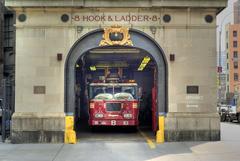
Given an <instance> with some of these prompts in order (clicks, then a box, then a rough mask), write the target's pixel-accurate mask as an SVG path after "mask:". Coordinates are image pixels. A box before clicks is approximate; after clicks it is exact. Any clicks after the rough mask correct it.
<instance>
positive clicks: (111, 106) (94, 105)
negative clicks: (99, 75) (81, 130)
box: [89, 81, 139, 126]
mask: <svg viewBox="0 0 240 161" xmlns="http://www.w3.org/2000/svg"><path fill="white" fill-rule="evenodd" d="M137 90H138V86H137V83H134V81H132V82H127V83H116V82H113V83H90V85H89V125H90V126H137V125H138V113H139V108H138V107H139V101H138V98H137Z"/></svg>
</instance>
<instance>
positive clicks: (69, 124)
mask: <svg viewBox="0 0 240 161" xmlns="http://www.w3.org/2000/svg"><path fill="white" fill-rule="evenodd" d="M73 129H74V117H73V116H66V117H65V130H73Z"/></svg>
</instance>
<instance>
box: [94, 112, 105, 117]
mask: <svg viewBox="0 0 240 161" xmlns="http://www.w3.org/2000/svg"><path fill="white" fill-rule="evenodd" d="M95 118H103V114H102V113H96V114H95Z"/></svg>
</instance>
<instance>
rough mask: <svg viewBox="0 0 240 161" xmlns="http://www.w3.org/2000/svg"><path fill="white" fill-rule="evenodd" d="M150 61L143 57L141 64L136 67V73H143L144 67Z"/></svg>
mask: <svg viewBox="0 0 240 161" xmlns="http://www.w3.org/2000/svg"><path fill="white" fill-rule="evenodd" d="M150 60H151V58H150V57H148V56H145V57H144V58H143V60H142V62H141V64H140V65H139V67H138V71H143V69H144V68H145V67H146V65H147V64H148V62H149V61H150Z"/></svg>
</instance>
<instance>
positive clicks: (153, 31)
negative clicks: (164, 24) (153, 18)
mask: <svg viewBox="0 0 240 161" xmlns="http://www.w3.org/2000/svg"><path fill="white" fill-rule="evenodd" d="M150 30H151V32H152V34H153V35H155V34H156V32H157V28H156V27H155V26H150Z"/></svg>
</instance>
